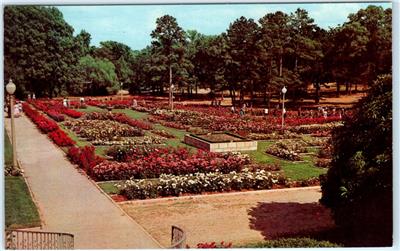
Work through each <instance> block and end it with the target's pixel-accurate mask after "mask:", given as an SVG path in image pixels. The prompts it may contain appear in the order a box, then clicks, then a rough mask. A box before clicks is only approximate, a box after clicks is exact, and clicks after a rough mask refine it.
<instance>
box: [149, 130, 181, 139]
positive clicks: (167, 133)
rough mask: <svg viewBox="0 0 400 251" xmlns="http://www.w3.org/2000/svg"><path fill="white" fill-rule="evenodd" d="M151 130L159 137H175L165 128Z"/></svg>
mask: <svg viewBox="0 0 400 251" xmlns="http://www.w3.org/2000/svg"><path fill="white" fill-rule="evenodd" d="M151 132H152V133H154V134H157V135H160V136H161V137H164V138H167V139H172V138H175V136H174V135H172V134H171V133H169V132H167V131H165V130H152V131H151Z"/></svg>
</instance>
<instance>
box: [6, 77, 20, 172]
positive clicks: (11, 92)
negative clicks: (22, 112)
mask: <svg viewBox="0 0 400 251" xmlns="http://www.w3.org/2000/svg"><path fill="white" fill-rule="evenodd" d="M16 89H17V87H16V86H15V84H14V83H13V81H12V80H11V79H10V81H8V84H7V85H6V91H7V93H8V94H9V95H10V111H11V141H12V151H13V167H14V168H18V166H17V151H16V143H15V142H16V140H15V125H14V93H15V90H16Z"/></svg>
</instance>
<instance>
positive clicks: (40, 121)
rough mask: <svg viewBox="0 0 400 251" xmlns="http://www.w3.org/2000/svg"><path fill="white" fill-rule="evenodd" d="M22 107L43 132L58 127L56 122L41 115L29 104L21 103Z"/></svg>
mask: <svg viewBox="0 0 400 251" xmlns="http://www.w3.org/2000/svg"><path fill="white" fill-rule="evenodd" d="M22 109H23V111H24V112H25V114H26V115H27V116H28V117H29V118H30V119H31V120H32V121H33V123H35V124H36V126H37V127H38V128H39V129H40V130H41V131H42V132H43V133H49V132H52V131H54V130H57V129H58V125H57V123H56V122H54V121H52V120H50V119H48V118H46V117H45V116H43V115H41V114H40V113H39V112H38V111H36V110H33V109H32V108H31V107H30V105H29V104H27V103H23V104H22Z"/></svg>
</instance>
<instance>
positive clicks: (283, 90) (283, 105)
mask: <svg viewBox="0 0 400 251" xmlns="http://www.w3.org/2000/svg"><path fill="white" fill-rule="evenodd" d="M286 92H287V89H286V87H285V86H283V88H282V94H283V98H282V129H283V126H284V124H285V93H286Z"/></svg>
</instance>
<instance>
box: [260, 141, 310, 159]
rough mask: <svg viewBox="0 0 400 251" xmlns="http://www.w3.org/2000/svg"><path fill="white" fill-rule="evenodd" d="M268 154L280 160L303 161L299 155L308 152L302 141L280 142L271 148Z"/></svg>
mask: <svg viewBox="0 0 400 251" xmlns="http://www.w3.org/2000/svg"><path fill="white" fill-rule="evenodd" d="M266 152H267V153H269V154H272V155H275V156H277V157H279V158H283V159H287V160H292V161H299V160H301V158H300V156H299V153H305V152H307V148H306V147H305V143H304V142H302V141H293V140H279V141H277V142H276V143H275V144H273V145H272V146H269V147H268V148H267V149H266Z"/></svg>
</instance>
